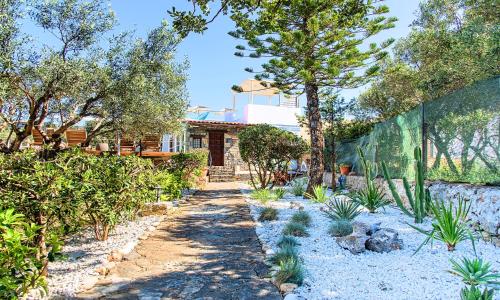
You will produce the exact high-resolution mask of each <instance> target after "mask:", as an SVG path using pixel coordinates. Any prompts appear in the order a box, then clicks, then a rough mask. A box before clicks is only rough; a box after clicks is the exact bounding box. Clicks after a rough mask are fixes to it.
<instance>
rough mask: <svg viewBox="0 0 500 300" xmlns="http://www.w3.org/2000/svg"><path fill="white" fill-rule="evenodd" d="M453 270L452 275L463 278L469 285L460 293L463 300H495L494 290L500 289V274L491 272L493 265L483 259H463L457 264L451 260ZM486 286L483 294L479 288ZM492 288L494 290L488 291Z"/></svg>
mask: <svg viewBox="0 0 500 300" xmlns="http://www.w3.org/2000/svg"><path fill="white" fill-rule="evenodd" d="M450 262H451V264H452V270H451V271H449V272H450V273H452V274H454V275H457V276H459V277H461V278H462V281H463V282H464V283H465V284H466V285H467V287H464V288H463V289H462V290H461V291H460V298H461V299H462V300H477V299H480V300H489V299H493V293H494V289H498V288H499V287H500V282H499V281H498V279H499V278H500V274H497V273H493V272H492V271H491V264H490V263H488V262H484V261H483V260H482V259H481V258H474V259H467V258H465V257H464V258H462V260H461V261H459V262H457V261H455V260H453V259H450ZM481 285H483V286H485V288H484V290H483V292H481V290H480V289H479V288H478V286H481ZM488 286H492V287H493V289H488Z"/></svg>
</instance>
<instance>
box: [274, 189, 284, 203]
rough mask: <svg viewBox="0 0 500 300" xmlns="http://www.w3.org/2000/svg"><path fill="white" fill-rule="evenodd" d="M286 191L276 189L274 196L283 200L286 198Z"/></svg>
mask: <svg viewBox="0 0 500 300" xmlns="http://www.w3.org/2000/svg"><path fill="white" fill-rule="evenodd" d="M285 194H286V190H285V189H284V188H281V187H280V188H275V189H274V196H275V198H276V199H278V200H279V199H283V197H285Z"/></svg>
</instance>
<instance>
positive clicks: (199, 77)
mask: <svg viewBox="0 0 500 300" xmlns="http://www.w3.org/2000/svg"><path fill="white" fill-rule="evenodd" d="M385 3H386V4H387V5H388V6H389V7H390V9H391V12H390V15H391V16H396V17H397V18H398V19H399V21H398V23H397V25H396V28H394V29H391V30H386V31H384V32H382V33H381V34H379V35H377V36H376V37H375V38H374V39H373V41H375V42H380V41H383V40H385V39H387V38H389V37H394V38H400V37H403V36H406V35H407V34H408V32H409V30H410V29H409V24H410V23H411V22H412V21H413V19H414V17H415V16H414V12H415V11H416V9H417V8H418V3H419V1H418V0H387V1H386V2H385ZM172 6H176V7H177V8H179V9H183V8H190V6H189V4H188V2H187V0H143V1H137V0H111V7H112V9H113V10H114V11H115V13H116V17H117V19H118V22H119V27H118V28H117V29H118V30H131V29H134V30H135V31H136V33H137V36H146V34H147V32H148V31H149V30H151V29H152V28H154V27H156V26H158V25H159V24H160V22H161V20H162V19H165V18H168V14H167V10H169V9H170V8H171V7H172ZM232 28H233V25H232V22H231V20H229V19H228V18H227V17H221V18H219V19H217V20H216V21H215V22H214V23H212V24H210V26H209V29H208V31H206V32H205V33H204V34H202V35H201V34H191V35H190V36H189V37H188V38H187V39H186V40H184V41H183V42H182V44H181V45H180V47H179V49H178V57H179V59H182V58H183V57H187V59H188V60H189V61H190V65H191V67H190V69H189V72H188V73H189V82H188V91H189V95H190V99H189V100H190V103H191V105H193V106H194V105H204V106H209V107H211V108H213V109H215V110H218V109H221V108H223V107H230V106H231V99H232V93H231V86H232V85H234V84H239V83H241V82H242V81H243V80H245V79H248V78H251V74H249V73H247V72H245V71H244V68H245V67H253V68H254V69H256V70H257V69H259V63H258V61H257V60H255V59H251V58H240V57H236V56H234V55H233V54H234V52H235V46H236V45H237V44H238V41H236V40H235V39H233V38H232V37H230V36H229V35H228V34H227V32H228V31H230V30H231V29H232ZM29 29H33V28H32V27H31V28H29ZM31 33H33V32H31ZM35 34H36V33H35ZM360 91H361V89H355V90H344V91H342V92H341V93H342V95H344V96H345V97H347V98H351V97H355V96H357V95H358V94H359V93H360ZM238 99H239V102H240V104H241V105H242V104H243V103H242V102H245V99H246V98H245V97H239V98H238ZM303 103H304V101H301V104H303Z"/></svg>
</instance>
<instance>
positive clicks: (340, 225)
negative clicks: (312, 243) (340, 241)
mask: <svg viewBox="0 0 500 300" xmlns="http://www.w3.org/2000/svg"><path fill="white" fill-rule="evenodd" d="M352 232H353V227H352V224H351V222H349V221H347V220H337V221H334V222H332V224H331V225H330V228H328V233H329V234H331V235H333V236H335V237H340V236H346V235H349V234H351V233H352Z"/></svg>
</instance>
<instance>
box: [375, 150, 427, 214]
mask: <svg viewBox="0 0 500 300" xmlns="http://www.w3.org/2000/svg"><path fill="white" fill-rule="evenodd" d="M413 152H414V158H415V161H416V166H415V190H414V191H413V192H412V190H411V187H410V184H409V183H408V180H407V179H406V177H403V185H404V189H405V192H406V197H407V198H408V202H409V204H410V209H408V208H406V207H405V205H404V204H403V201H402V200H401V197H400V196H399V194H398V192H397V191H396V187H395V185H394V182H392V180H391V176H390V175H389V171H388V170H387V165H386V164H385V162H382V169H383V171H384V177H385V180H387V183H388V185H389V189H390V190H391V193H392V196H393V197H394V201H396V204H397V205H398V206H399V208H400V209H401V211H402V212H403V213H405V214H406V215H408V216H410V217H413V218H415V223H422V222H423V220H424V218H425V217H426V216H427V215H428V212H429V210H430V207H431V195H430V193H429V189H427V188H426V187H425V184H424V164H423V161H422V150H421V149H420V148H419V147H415V150H414V151H413Z"/></svg>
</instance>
